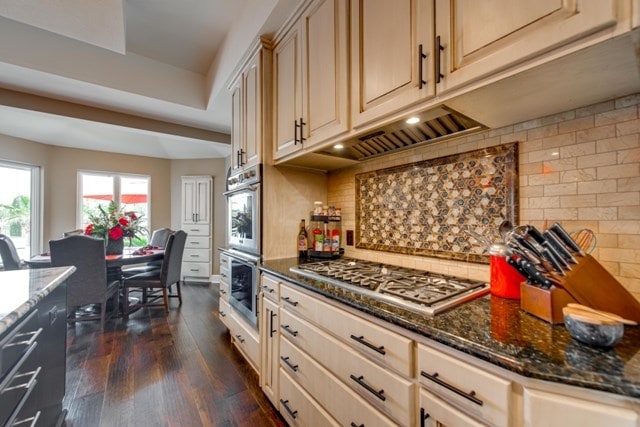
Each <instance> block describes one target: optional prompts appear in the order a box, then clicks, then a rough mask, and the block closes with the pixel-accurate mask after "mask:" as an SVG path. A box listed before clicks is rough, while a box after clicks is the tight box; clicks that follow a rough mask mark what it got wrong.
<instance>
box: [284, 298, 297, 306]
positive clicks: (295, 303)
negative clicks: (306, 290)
mask: <svg viewBox="0 0 640 427" xmlns="http://www.w3.org/2000/svg"><path fill="white" fill-rule="evenodd" d="M282 301H284V302H286V303H287V304H291V305H292V306H294V307H295V306H297V305H298V301H293V300H292V299H291V298H289V297H282Z"/></svg>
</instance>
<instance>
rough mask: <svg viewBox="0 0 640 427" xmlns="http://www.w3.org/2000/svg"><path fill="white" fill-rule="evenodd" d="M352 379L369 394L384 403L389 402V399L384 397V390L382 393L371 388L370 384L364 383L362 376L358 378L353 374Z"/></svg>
mask: <svg viewBox="0 0 640 427" xmlns="http://www.w3.org/2000/svg"><path fill="white" fill-rule="evenodd" d="M350 377H351V379H352V380H354V381H355V382H357V383H358V384H359V385H360V386H362V387H364V388H365V389H366V390H367V391H368V392H369V393H371V394H373V395H374V396H375V397H377V398H378V399H380V400H382V401H383V402H384V401H385V400H387V398H386V397H385V396H384V390H380V391H377V390H375V389H374V388H373V387H371V386H370V385H369V384H367V383H366V382H365V381H364V376H362V375H360V376H359V377H356V376H355V375H353V374H351V375H350Z"/></svg>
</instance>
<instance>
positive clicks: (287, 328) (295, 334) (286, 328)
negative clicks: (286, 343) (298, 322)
mask: <svg viewBox="0 0 640 427" xmlns="http://www.w3.org/2000/svg"><path fill="white" fill-rule="evenodd" d="M282 329H284V330H285V331H286V332H288V333H289V334H290V335H292V336H294V337H297V336H298V331H294V330H293V329H291V328H290V327H289V325H282Z"/></svg>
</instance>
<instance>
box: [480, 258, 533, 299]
mask: <svg viewBox="0 0 640 427" xmlns="http://www.w3.org/2000/svg"><path fill="white" fill-rule="evenodd" d="M489 265H490V272H491V282H490V285H491V295H495V296H497V297H502V298H511V299H519V298H520V283H522V282H524V281H525V280H526V279H525V278H524V277H522V275H521V274H520V273H518V272H517V271H516V269H515V268H513V267H511V266H510V265H509V264H507V260H506V258H503V257H499V256H495V255H491V256H490V258H489Z"/></svg>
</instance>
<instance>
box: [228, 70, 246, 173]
mask: <svg viewBox="0 0 640 427" xmlns="http://www.w3.org/2000/svg"><path fill="white" fill-rule="evenodd" d="M241 82H242V81H241V80H240V81H238V82H236V84H235V85H234V86H233V88H232V89H231V168H232V169H233V170H236V169H239V168H240V166H241V165H242V164H241V162H240V150H241V149H242V146H243V143H242V141H243V139H244V129H243V128H244V126H243V123H244V121H243V119H242V118H243V113H242V105H243V102H242V85H241Z"/></svg>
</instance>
